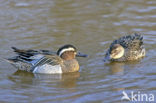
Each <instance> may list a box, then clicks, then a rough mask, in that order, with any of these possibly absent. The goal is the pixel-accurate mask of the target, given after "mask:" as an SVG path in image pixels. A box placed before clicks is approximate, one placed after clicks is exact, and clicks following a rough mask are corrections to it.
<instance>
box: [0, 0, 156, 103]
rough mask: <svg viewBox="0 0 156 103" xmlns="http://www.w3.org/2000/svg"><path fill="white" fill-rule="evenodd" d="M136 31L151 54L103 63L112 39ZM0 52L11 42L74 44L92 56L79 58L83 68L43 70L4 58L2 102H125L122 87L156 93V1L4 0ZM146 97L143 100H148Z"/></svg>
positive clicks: (19, 44) (7, 49)
mask: <svg viewBox="0 0 156 103" xmlns="http://www.w3.org/2000/svg"><path fill="white" fill-rule="evenodd" d="M134 32H138V33H142V35H143V36H144V41H145V46H146V50H147V55H146V57H145V58H143V59H142V60H140V61H135V62H126V63H110V64H105V63H104V62H103V61H102V59H103V58H104V54H105V52H106V49H107V48H108V47H109V45H110V43H111V42H112V40H114V39H117V38H119V37H121V36H123V35H127V34H132V33H134ZM0 38H1V39H0V47H1V49H0V57H3V58H7V57H11V56H14V55H15V54H14V53H13V52H12V50H11V48H10V47H11V46H17V47H19V48H25V49H49V50H55V51H56V50H57V49H58V48H59V47H60V46H62V45H64V44H73V45H75V46H76V47H77V48H78V50H79V51H81V52H83V53H87V54H88V55H89V57H88V58H78V60H79V63H80V72H78V73H70V74H63V75H39V74H35V75H33V74H31V73H26V72H20V71H17V72H16V69H15V68H14V67H12V66H11V65H10V64H8V63H6V62H5V61H2V60H1V62H0V65H1V68H0V102H1V103H3V102H4V103H5V102H8V103H12V102H16V103H27V102H29V103H31V102H34V103H51V102H59V103H60V102H64V103H70V102H75V103H86V102H89V103H90V102H96V103H97V102H103V103H117V102H126V101H123V100H121V97H122V96H123V95H122V92H123V91H125V92H126V93H127V94H128V95H129V96H130V93H131V92H132V91H134V92H136V93H138V91H139V92H140V94H141V93H147V94H151V93H152V94H154V95H155V102H156V52H155V51H156V45H155V44H156V1H155V0H0ZM144 102H145V101H144Z"/></svg>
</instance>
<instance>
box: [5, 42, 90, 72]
mask: <svg viewBox="0 0 156 103" xmlns="http://www.w3.org/2000/svg"><path fill="white" fill-rule="evenodd" d="M12 49H13V50H14V52H16V53H17V54H18V56H15V57H13V58H9V59H7V61H9V62H10V63H11V64H12V65H14V66H15V67H16V68H18V69H19V70H24V71H28V72H32V73H47V74H54V73H67V72H76V71H79V63H78V61H77V60H76V59H75V57H76V56H78V57H86V56H87V55H86V54H81V53H77V49H76V48H75V47H74V46H73V45H64V46H62V47H61V48H59V50H58V51H57V53H56V54H54V53H52V52H51V51H48V50H20V49H17V48H15V47H12Z"/></svg>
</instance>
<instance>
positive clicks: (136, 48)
mask: <svg viewBox="0 0 156 103" xmlns="http://www.w3.org/2000/svg"><path fill="white" fill-rule="evenodd" d="M144 56H145V48H144V44H143V36H141V35H140V34H137V33H135V34H132V35H128V36H123V37H121V38H119V39H117V40H114V41H113V42H112V44H111V45H110V48H109V49H108V51H107V52H106V55H105V61H107V60H110V61H132V60H137V59H139V58H141V57H144Z"/></svg>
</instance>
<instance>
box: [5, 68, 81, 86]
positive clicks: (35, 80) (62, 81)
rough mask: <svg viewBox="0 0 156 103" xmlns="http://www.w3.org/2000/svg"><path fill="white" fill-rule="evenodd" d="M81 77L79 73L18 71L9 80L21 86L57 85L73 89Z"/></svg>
mask: <svg viewBox="0 0 156 103" xmlns="http://www.w3.org/2000/svg"><path fill="white" fill-rule="evenodd" d="M79 77H80V73H79V72H74V73H64V74H33V73H29V72H26V71H20V70H18V71H16V72H15V73H14V74H13V75H11V76H9V77H8V78H9V79H10V80H11V81H13V82H14V83H16V84H17V85H19V84H26V85H28V84H32V85H40V84H42V83H54V82H55V83H56V84H57V85H56V86H55V87H58V88H73V87H75V86H76V81H77V78H79Z"/></svg>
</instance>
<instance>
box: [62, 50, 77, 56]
mask: <svg viewBox="0 0 156 103" xmlns="http://www.w3.org/2000/svg"><path fill="white" fill-rule="evenodd" d="M66 51H75V49H74V48H66V49H62V50H61V51H60V53H59V56H61V55H62V54H63V53H64V52H66Z"/></svg>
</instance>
